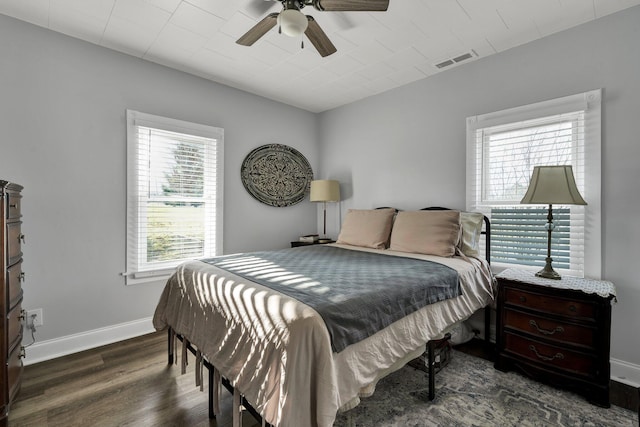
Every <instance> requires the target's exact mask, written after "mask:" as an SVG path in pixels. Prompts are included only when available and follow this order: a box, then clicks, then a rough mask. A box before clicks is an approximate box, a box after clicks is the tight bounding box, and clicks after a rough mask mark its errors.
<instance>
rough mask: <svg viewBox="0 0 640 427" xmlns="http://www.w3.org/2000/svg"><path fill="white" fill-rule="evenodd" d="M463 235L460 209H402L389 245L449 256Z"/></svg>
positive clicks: (419, 252)
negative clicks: (403, 210) (461, 233)
mask: <svg viewBox="0 0 640 427" xmlns="http://www.w3.org/2000/svg"><path fill="white" fill-rule="evenodd" d="M459 239H460V212H458V211H407V212H399V213H398V215H397V217H396V220H395V222H394V224H393V231H392V232H391V246H390V249H393V250H396V251H402V252H412V253H418V254H426V255H437V256H442V257H450V256H453V255H455V253H456V245H457V244H458V240H459Z"/></svg>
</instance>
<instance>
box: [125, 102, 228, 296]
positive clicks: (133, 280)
mask: <svg viewBox="0 0 640 427" xmlns="http://www.w3.org/2000/svg"><path fill="white" fill-rule="evenodd" d="M126 120H127V214H126V223H127V224H126V233H127V234H126V240H127V247H126V272H124V273H122V275H123V276H124V277H125V283H126V284H127V285H132V284H137V283H145V282H150V281H158V280H164V279H166V278H168V277H169V276H170V275H171V274H172V273H173V271H174V270H175V267H176V266H177V265H179V264H180V263H182V262H184V261H185V260H186V259H184V258H182V259H174V260H168V261H158V262H154V263H147V262H141V261H140V257H143V256H146V250H147V246H146V245H147V241H146V239H147V238H146V236H147V234H146V231H145V230H146V227H141V226H140V225H141V224H142V223H144V224H145V225H146V224H147V222H146V220H145V218H146V216H145V209H146V206H147V204H146V203H140V202H139V200H140V198H139V191H140V188H141V186H140V177H141V176H142V174H148V173H149V170H150V168H146V169H144V170H142V171H141V170H139V166H138V159H139V145H140V143H141V142H142V141H141V140H140V139H139V138H138V131H137V128H138V127H146V128H150V129H156V130H160V131H168V132H174V133H180V134H184V135H189V136H193V137H198V138H206V139H210V140H212V141H211V142H210V144H211V146H209V145H206V146H205V150H206V151H205V159H206V160H205V165H207V164H211V163H213V167H214V168H215V172H214V174H215V182H214V183H213V185H212V186H208V185H207V184H206V183H205V184H204V188H205V190H204V191H205V195H203V199H206V198H207V197H206V193H209V196H211V195H212V194H213V193H211V191H214V192H215V196H214V197H209V199H210V200H211V201H212V202H213V205H214V206H211V205H212V202H211V201H210V202H209V203H207V202H204V203H205V209H204V210H205V218H210V217H211V211H212V210H215V215H214V218H213V219H212V222H214V223H215V230H214V231H213V232H210V230H209V227H205V238H204V239H205V240H204V256H217V255H221V254H222V253H223V247H222V244H223V210H224V209H223V208H224V206H223V199H224V198H223V189H224V160H223V159H224V129H222V128H218V127H213V126H208V125H203V124H198V123H192V122H187V121H183V120H177V119H172V118H167V117H162V116H156V115H152V114H147V113H142V112H139V111H134V110H126ZM148 153H149V151H147V154H146V155H148ZM207 160H208V161H207ZM211 187H214V188H211ZM156 199H158V197H157V196H150V197H149V198H148V199H147V202H148V203H153V201H154V200H156ZM160 199H161V198H160Z"/></svg>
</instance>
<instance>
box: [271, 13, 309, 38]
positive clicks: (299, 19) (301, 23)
mask: <svg viewBox="0 0 640 427" xmlns="http://www.w3.org/2000/svg"><path fill="white" fill-rule="evenodd" d="M278 25H279V26H280V28H281V29H282V32H283V33H284V34H285V35H287V36H289V37H300V36H301V35H302V34H304V32H305V31H306V30H307V26H308V25H309V21H308V20H307V17H306V16H305V15H304V14H303V13H302V12H300V11H299V10H296V9H286V10H283V11H282V12H280V14H279V15H278Z"/></svg>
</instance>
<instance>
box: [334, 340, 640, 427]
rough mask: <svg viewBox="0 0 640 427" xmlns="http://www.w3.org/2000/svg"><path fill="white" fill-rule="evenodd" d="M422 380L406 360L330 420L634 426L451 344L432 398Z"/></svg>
mask: <svg viewBox="0 0 640 427" xmlns="http://www.w3.org/2000/svg"><path fill="white" fill-rule="evenodd" d="M427 381H428V376H427V375H426V374H425V373H424V372H422V371H420V370H416V369H414V368H412V367H408V366H405V367H404V368H402V369H401V370H399V371H397V372H394V373H393V374H391V375H389V376H387V377H386V378H384V379H382V380H381V381H380V382H379V383H378V385H377V387H376V391H375V393H374V394H373V395H372V396H370V397H366V398H362V401H361V403H360V405H358V406H357V407H356V408H354V409H352V410H351V411H348V412H345V413H343V414H340V415H339V416H338V419H337V420H336V422H335V424H334V426H336V427H352V426H353V427H374V426H375V427H381V426H389V427H391V426H397V427H411V426H416V427H417V426H420V427H427V426H536V427H537V426H589V427H591V426H594V427H595V426H633V427H636V426H638V415H637V414H636V413H635V412H633V411H629V410H626V409H623V408H620V407H617V406H612V407H611V408H609V409H604V408H600V407H597V406H594V405H591V404H590V403H588V402H587V401H586V400H584V399H583V398H582V397H580V396H579V395H576V394H573V393H571V392H568V391H562V390H558V389H555V388H553V387H549V386H546V385H544V384H541V383H538V382H536V381H532V380H529V379H527V378H525V377H523V376H521V375H520V374H518V373H515V372H507V373H505V372H500V371H498V370H496V369H494V367H493V364H492V363H491V362H489V361H487V360H484V359H481V358H478V357H474V356H470V355H467V354H465V353H462V352H459V351H455V350H454V351H453V352H452V358H451V361H450V362H449V364H448V365H447V366H446V367H445V368H444V369H442V370H441V371H440V372H439V373H438V374H437V375H436V398H435V400H433V401H431V402H429V401H428V400H427V398H426V395H427V390H428V382H427Z"/></svg>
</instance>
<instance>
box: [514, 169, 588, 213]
mask: <svg viewBox="0 0 640 427" xmlns="http://www.w3.org/2000/svg"><path fill="white" fill-rule="evenodd" d="M520 203H522V204H531V205H586V204H587V202H585V201H584V199H583V198H582V196H581V195H580V191H578V187H577V186H576V180H575V178H574V177H573V169H572V167H571V166H567V165H565V166H536V167H534V168H533V174H532V175H531V181H530V182H529V188H528V189H527V193H526V194H525V195H524V197H523V198H522V200H521V201H520Z"/></svg>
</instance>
